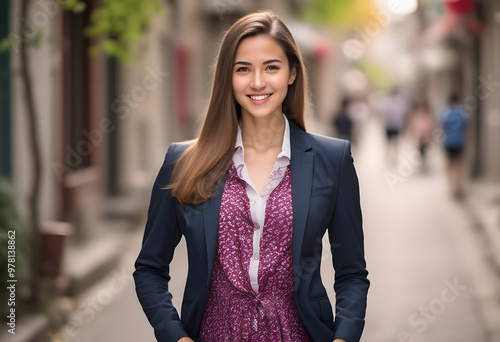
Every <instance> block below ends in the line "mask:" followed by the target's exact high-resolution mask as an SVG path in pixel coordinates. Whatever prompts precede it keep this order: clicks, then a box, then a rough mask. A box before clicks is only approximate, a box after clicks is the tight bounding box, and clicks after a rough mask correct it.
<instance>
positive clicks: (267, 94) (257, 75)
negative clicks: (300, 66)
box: [233, 34, 296, 117]
mask: <svg viewBox="0 0 500 342" xmlns="http://www.w3.org/2000/svg"><path fill="white" fill-rule="evenodd" d="M295 76H296V70H295V68H293V70H292V71H290V66H289V64H288V59H287V57H286V55H285V52H284V51H283V49H282V48H281V46H280V45H279V44H278V43H277V42H275V41H274V40H273V39H272V38H270V37H269V36H267V35H264V34H260V35H257V36H253V37H248V38H245V39H243V40H242V41H241V42H240V44H239V46H238V49H237V50H236V57H235V59H234V65H233V92H234V96H235V98H236V101H238V103H239V104H240V105H241V111H242V115H252V116H254V117H265V116H269V115H281V105H282V104H283V100H284V99H285V97H286V94H287V91H288V85H290V84H292V83H293V82H294V81H295Z"/></svg>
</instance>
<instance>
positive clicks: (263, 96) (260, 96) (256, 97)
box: [250, 94, 271, 101]
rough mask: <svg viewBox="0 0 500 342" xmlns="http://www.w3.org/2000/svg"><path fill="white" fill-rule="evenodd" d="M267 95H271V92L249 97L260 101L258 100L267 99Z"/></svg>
mask: <svg viewBox="0 0 500 342" xmlns="http://www.w3.org/2000/svg"><path fill="white" fill-rule="evenodd" d="M269 96H271V94H268V95H257V96H250V98H251V99H252V100H256V101H260V100H264V99H267V98H268V97H269Z"/></svg>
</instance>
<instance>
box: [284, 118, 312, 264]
mask: <svg viewBox="0 0 500 342" xmlns="http://www.w3.org/2000/svg"><path fill="white" fill-rule="evenodd" d="M289 122H290V144H291V146H292V157H291V160H290V172H291V176H292V203H293V237H292V253H293V263H294V265H298V264H299V262H300V255H301V249H302V241H303V237H304V233H305V230H306V223H307V215H308V213H309V201H310V198H311V189H312V177H313V156H314V155H313V153H312V152H308V151H310V150H311V145H310V143H309V141H308V140H307V137H306V133H305V132H304V131H302V130H301V129H300V128H299V127H298V126H296V125H295V124H294V123H293V122H292V121H291V120H290V121H289Z"/></svg>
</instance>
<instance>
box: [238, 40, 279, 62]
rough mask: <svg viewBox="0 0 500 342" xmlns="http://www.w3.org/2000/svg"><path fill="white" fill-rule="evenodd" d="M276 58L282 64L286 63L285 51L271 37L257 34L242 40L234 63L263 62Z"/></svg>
mask: <svg viewBox="0 0 500 342" xmlns="http://www.w3.org/2000/svg"><path fill="white" fill-rule="evenodd" d="M273 58H277V59H280V60H281V61H282V62H283V63H286V62H288V61H287V58H286V55H285V51H283V49H282V48H281V46H280V45H279V44H278V43H277V42H276V41H275V40H274V39H272V38H271V37H269V36H267V35H265V34H259V35H256V36H252V37H247V38H245V39H243V40H242V41H241V42H240V44H239V45H238V49H237V50H236V56H235V62H236V61H239V60H245V61H249V62H250V61H253V62H263V61H265V60H268V59H273Z"/></svg>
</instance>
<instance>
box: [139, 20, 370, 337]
mask: <svg viewBox="0 0 500 342" xmlns="http://www.w3.org/2000/svg"><path fill="white" fill-rule="evenodd" d="M306 88H307V79H306V73H305V70H304V64H303V62H302V58H301V56H300V52H299V50H298V48H297V45H296V44H295V42H294V40H293V37H292V35H291V34H290V32H289V31H288V29H287V28H286V26H285V25H284V24H283V23H282V22H281V21H280V20H279V19H278V18H277V17H276V16H275V15H274V14H273V13H271V12H267V11H265V12H256V13H252V14H249V15H247V16H245V17H243V18H241V19H239V20H238V21H237V22H236V23H235V24H234V25H233V26H232V27H231V28H230V29H229V31H227V33H226V34H225V37H224V39H223V42H222V46H221V49H220V52H219V56H218V61H217V68H216V72H215V78H214V83H213V89H212V95H211V100H210V104H209V108H208V111H207V114H206V119H205V122H204V124H203V128H202V131H201V133H200V136H199V137H198V139H197V140H196V141H195V142H194V143H183V144H172V145H171V146H170V148H169V150H168V152H167V155H166V157H165V161H164V163H163V166H162V168H161V170H160V172H159V174H158V177H157V179H156V182H155V184H154V187H153V193H152V197H151V204H150V208H149V212H148V221H147V224H146V231H145V234H144V240H143V246H142V250H141V252H140V254H139V257H138V258H137V261H136V264H135V266H136V271H135V272H134V278H135V282H136V291H137V295H138V297H139V300H140V303H141V305H142V307H143V309H144V311H145V313H146V315H147V317H148V319H149V321H150V323H151V325H152V326H153V327H154V330H155V335H156V338H157V340H158V341H160V342H170V341H172V342H174V341H193V340H194V341H210V342H220V341H321V342H323V341H336V342H338V341H348V342H356V341H359V339H360V337H361V333H362V330H363V326H364V316H365V309H366V297H367V291H368V287H369V281H368V280H367V271H366V267H365V260H364V251H363V232H362V226H361V209H360V204H359V190H358V181H357V176H356V172H355V170H354V166H353V161H352V157H351V155H350V144H349V142H347V141H342V140H336V139H331V138H326V137H322V136H317V135H313V134H309V133H306V132H305V128H304V112H305V110H306V102H307V91H306ZM326 231H328V236H329V241H330V250H331V252H332V255H333V266H334V268H335V286H334V287H335V291H336V304H335V307H336V315H335V317H334V315H333V312H332V306H331V304H330V300H329V299H328V297H327V293H326V290H325V288H324V286H323V284H322V282H321V277H320V263H321V255H322V238H323V235H324V234H325V233H326ZM181 236H184V238H185V239H186V243H187V249H188V259H189V261H188V262H189V271H188V277H187V281H186V287H185V291H184V298H183V303H182V308H181V318H179V315H178V312H177V310H176V308H174V307H173V305H172V301H171V298H172V296H171V294H170V292H169V290H168V282H169V280H170V274H169V263H170V261H171V260H172V257H173V253H174V249H175V247H176V245H177V244H178V242H179V240H180V239H181Z"/></svg>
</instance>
